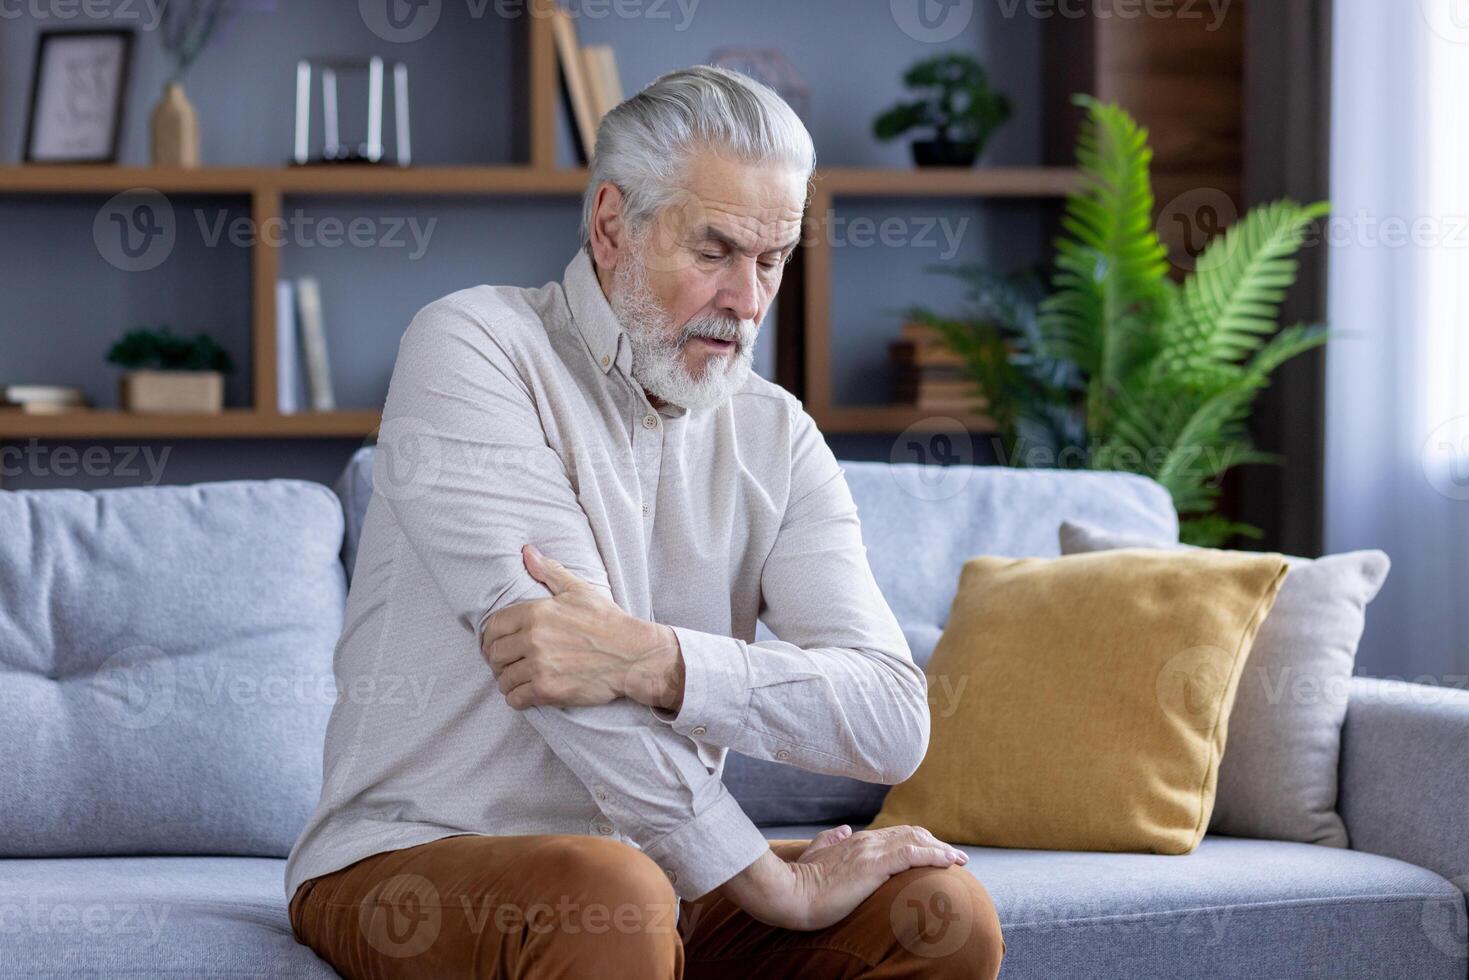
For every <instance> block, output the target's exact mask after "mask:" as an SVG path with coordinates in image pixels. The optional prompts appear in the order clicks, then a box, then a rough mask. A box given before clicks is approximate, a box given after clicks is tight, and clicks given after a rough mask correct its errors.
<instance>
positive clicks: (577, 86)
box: [551, 4, 622, 164]
mask: <svg viewBox="0 0 1469 980" xmlns="http://www.w3.org/2000/svg"><path fill="white" fill-rule="evenodd" d="M551 28H552V32H553V33H554V34H555V37H556V59H557V60H558V61H559V62H560V63H561V84H562V93H563V94H564V95H565V97H566V103H567V106H568V109H569V112H570V116H571V121H572V123H573V124H574V125H573V126H572V127H571V132H572V137H573V142H574V143H575V144H576V153H577V158H578V160H579V162H581V163H583V164H585V163H587V162H589V161H590V160H591V158H592V154H593V153H595V152H596V150H597V126H598V125H599V124H600V123H601V122H602V117H603V116H605V115H606V114H607V112H608V111H609V110H610V109H612V107H613V106H615V105H617V104H618V103H619V102H621V101H622V78H621V76H620V75H619V74H618V71H617V55H616V53H615V52H614V51H613V50H612V46H611V45H610V44H589V45H586V46H585V47H583V46H582V45H581V44H580V43H579V42H578V41H577V37H576V24H575V22H574V21H573V20H572V19H571V14H570V13H568V12H567V11H566V10H564V9H562V8H561V6H560V5H559V4H558V5H557V7H556V10H555V12H554V13H553V14H552V20H551Z"/></svg>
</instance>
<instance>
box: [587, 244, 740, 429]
mask: <svg viewBox="0 0 1469 980" xmlns="http://www.w3.org/2000/svg"><path fill="white" fill-rule="evenodd" d="M611 306H612V312H613V314H614V315H615V316H616V317H617V320H618V322H619V323H621V324H622V328H623V330H625V331H626V332H627V339H628V342H629V346H630V347H631V348H632V376H633V378H635V379H636V380H637V382H638V384H640V385H642V386H643V388H644V390H646V391H647V392H648V393H649V394H650V395H653V396H655V397H657V398H660V399H662V400H663V401H665V402H668V403H669V404H672V405H679V406H681V407H683V408H685V409H688V410H690V411H693V410H695V409H700V408H714V407H716V406H718V405H722V404H724V402H725V401H727V400H728V399H729V397H730V396H731V395H733V394H734V393H735V392H736V391H738V390H739V389H740V388H741V387H743V386H744V384H745V382H746V381H747V380H748V379H749V376H750V370H751V366H752V364H753V362H754V358H755V334H756V331H757V330H758V329H759V328H758V326H757V325H756V324H755V323H753V322H750V321H739V320H735V319H733V318H730V317H720V316H706V317H700V318H699V319H697V320H693V321H690V322H689V323H688V324H686V325H685V326H684V328H683V329H682V330H675V329H674V325H673V317H672V315H670V314H669V313H668V311H667V310H665V309H664V308H663V306H662V304H660V303H659V302H658V298H657V297H656V296H655V295H653V290H652V287H651V285H650V284H649V282H648V274H647V269H646V268H645V267H644V266H643V264H642V262H641V261H639V256H636V255H635V256H633V257H632V261H629V262H624V263H620V264H619V265H618V267H617V268H616V269H615V270H614V271H613V273H612V300H611ZM694 337H714V338H717V339H720V340H733V341H735V342H736V343H737V344H738V346H737V347H736V348H735V349H734V351H732V352H731V353H729V354H726V355H724V359H723V361H720V360H713V359H711V360H710V361H708V362H706V365H705V368H704V370H703V371H702V372H700V374H699V375H698V376H697V377H696V376H694V375H692V374H690V373H689V371H688V370H687V369H686V368H685V367H684V364H683V351H684V345H685V344H687V343H688V342H689V341H690V340H691V339H692V338H694Z"/></svg>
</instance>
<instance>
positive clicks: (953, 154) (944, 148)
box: [913, 140, 979, 167]
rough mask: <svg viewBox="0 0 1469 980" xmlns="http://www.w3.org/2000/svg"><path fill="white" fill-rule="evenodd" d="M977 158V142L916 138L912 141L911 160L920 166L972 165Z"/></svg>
mask: <svg viewBox="0 0 1469 980" xmlns="http://www.w3.org/2000/svg"><path fill="white" fill-rule="evenodd" d="M978 159H979V144H978V143H956V142H954V141H953V140H917V141H915V142H914V143H913V162H914V163H916V164H917V165H918V166H920V167H972V166H974V161H976V160H978Z"/></svg>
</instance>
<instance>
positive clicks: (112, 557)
mask: <svg viewBox="0 0 1469 980" xmlns="http://www.w3.org/2000/svg"><path fill="white" fill-rule="evenodd" d="M342 527H343V525H342V514H341V509H340V506H339V504H338V502H337V500H336V498H335V497H334V496H333V495H332V494H331V492H330V491H329V490H327V489H326V488H325V487H323V486H321V485H319V484H315V483H308V482H305V481H298V480H267V481H231V482H223V483H202V484H196V485H192V486H178V487H173V486H164V487H144V488H129V489H118V490H100V491H93V492H84V491H80V490H42V491H0V671H3V675H0V745H4V746H5V751H4V752H3V753H0V856H4V857H43V856H69V855H121V854H221V855H259V856H281V857H283V856H285V855H286V854H287V853H288V852H289V850H290V847H291V844H292V843H293V842H294V841H295V838H296V835H297V834H298V833H299V832H300V829H301V827H302V825H303V824H304V823H305V822H306V818H307V816H308V815H309V814H310V812H311V808H312V807H313V806H314V805H315V803H316V800H317V797H318V796H319V794H320V789H321V746H322V743H323V739H324V736H325V731H326V722H327V718H328V717H329V715H330V713H331V707H332V703H333V701H334V700H335V688H334V686H333V683H332V653H333V650H334V648H335V645H336V641H337V637H338V636H339V634H340V633H341V630H342V613H343V605H344V600H345V581H344V577H343V573H342V568H341V564H340V562H339V561H338V551H339V549H340V547H341V542H342Z"/></svg>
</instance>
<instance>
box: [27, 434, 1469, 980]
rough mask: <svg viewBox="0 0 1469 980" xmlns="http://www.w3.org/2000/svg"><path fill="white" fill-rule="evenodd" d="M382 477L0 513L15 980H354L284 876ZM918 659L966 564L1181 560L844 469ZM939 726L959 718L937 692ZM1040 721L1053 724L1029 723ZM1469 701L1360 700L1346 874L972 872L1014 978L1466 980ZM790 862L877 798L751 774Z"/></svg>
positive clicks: (1333, 861)
mask: <svg viewBox="0 0 1469 980" xmlns="http://www.w3.org/2000/svg"><path fill="white" fill-rule="evenodd" d="M371 455H372V452H371V450H370V449H368V450H362V451H361V452H359V453H358V454H357V455H356V456H355V457H354V459H353V460H352V463H351V465H350V466H349V467H348V469H347V470H346V472H344V473H343V475H342V478H341V480H340V481H339V483H338V486H337V488H336V489H337V493H336V495H333V494H331V493H330V492H328V491H327V490H326V489H325V488H324V487H321V486H320V485H317V484H309V483H304V482H300V481H290V480H270V481H236V482H227V483H216V484H198V485H194V486H190V487H154V488H147V489H128V490H109V491H100V492H96V493H82V492H79V491H46V492H26V491H18V492H0V666H3V675H0V739H3V753H0V800H3V801H4V802H3V805H0V976H3V977H35V976H97V977H121V976H148V977H157V976H187V977H209V976H249V977H332V976H334V975H335V974H334V973H333V971H332V970H331V969H330V968H329V967H328V966H327V965H326V964H325V963H323V962H322V961H321V960H319V959H318V958H317V957H316V956H314V955H313V954H312V953H311V952H310V951H309V950H308V949H306V948H304V947H302V946H300V945H298V944H297V943H296V942H295V941H294V939H293V938H292V936H291V932H290V928H289V925H288V923H287V919H286V911H285V906H286V895H285V893H284V883H283V877H282V872H283V868H284V863H285V862H284V857H285V855H286V853H287V851H288V849H289V847H290V845H291V843H292V841H293V840H294V837H295V834H296V832H297V831H298V830H299V828H300V827H301V825H302V824H303V823H304V821H305V819H306V816H307V814H308V813H309V812H310V809H311V807H312V805H313V804H314V803H315V801H316V798H317V795H318V793H319V791H320V778H321V776H320V763H321V744H322V736H323V733H324V731H325V725H326V719H327V716H328V714H329V713H330V708H331V704H332V701H333V699H334V698H335V697H339V696H350V697H357V696H376V697H387V696H404V697H412V696H416V692H413V691H410V690H404V691H399V692H388V691H386V690H384V691H376V692H360V691H358V692H337V691H335V689H334V687H333V685H332V682H331V658H332V650H333V647H334V645H335V641H336V637H337V636H338V635H339V634H340V631H341V628H342V604H343V600H344V596H345V590H346V587H347V584H348V581H349V575H348V572H349V570H350V568H351V563H352V561H353V560H354V556H355V541H356V534H357V531H358V529H359V527H360V521H361V517H362V514H363V512H364V510H365V506H366V500H367V497H368V496H369V495H370V492H371V482H372V478H371ZM845 466H846V471H847V478H848V481H849V483H850V485H851V487H852V491H853V494H854V496H855V497H856V498H857V502H858V506H859V508H860V510H861V514H862V519H863V530H864V534H865V536H866V539H867V544H868V550H869V555H870V558H871V561H872V565H873V569H874V571H875V573H876V575H877V578H878V581H879V583H880V584H881V585H882V587H883V590H884V593H885V594H886V596H887V597H888V600H889V602H890V603H891V605H892V607H893V609H894V611H895V612H896V614H897V616H898V618H899V620H900V621H901V622H902V623H903V625H904V628H905V630H906V632H907V635H908V638H909V641H910V643H911V645H912V647H913V650H914V653H915V656H917V657H919V658H920V659H923V658H926V657H927V656H928V654H929V653H930V652H931V651H932V649H933V646H934V643H935V641H936V640H937V638H938V635H939V633H940V631H941V629H942V626H943V623H944V620H945V617H946V614H947V611H948V607H949V603H950V600H951V598H952V595H953V589H954V587H955V583H956V582H957V580H958V572H959V567H960V565H961V564H962V562H963V560H964V559H965V558H967V557H969V556H971V555H975V554H982V553H989V554H1003V555H1053V554H1055V553H1056V551H1057V547H1056V530H1057V526H1058V524H1059V523H1060V521H1061V520H1062V519H1063V518H1066V519H1072V520H1078V521H1083V522H1085V523H1088V524H1092V525H1097V526H1101V527H1105V528H1111V529H1115V530H1117V531H1120V532H1130V533H1138V534H1146V535H1148V536H1150V537H1154V538H1156V537H1159V536H1172V535H1175V534H1176V519H1175V516H1174V514H1173V512H1172V509H1171V508H1170V506H1169V502H1168V498H1167V496H1166V494H1164V493H1163V492H1162V490H1161V489H1160V488H1158V487H1157V486H1156V485H1154V484H1152V483H1150V482H1148V481H1146V480H1143V479H1139V478H1134V477H1129V476H1122V475H1107V474H1087V473H1054V472H1044V471H1028V472H1022V471H1014V470H1003V469H989V468H950V469H947V470H934V469H924V468H920V467H917V466H910V465H899V466H887V465H880V464H868V463H849V464H845ZM934 696H935V698H938V697H941V696H942V695H941V692H937V691H936V692H935V694H934ZM1042 723H1044V721H1043V719H1037V724H1042ZM1466 772H1469V694H1465V693H1463V692H1459V691H1447V690H1441V689H1436V688H1427V687H1420V686H1416V685H1411V684H1403V683H1396V682H1389V681H1379V680H1368V679H1363V678H1357V679H1355V680H1354V681H1353V687H1352V693H1351V704H1350V708H1349V711H1348V714H1347V721H1346V729H1345V733H1344V744H1343V755H1342V759H1341V765H1340V807H1341V811H1342V814H1343V816H1344V818H1345V821H1346V824H1347V828H1348V832H1349V834H1350V837H1351V849H1349V850H1348V849H1336V848H1329V847H1323V846H1318V845H1310V844H1297V843H1285V842H1279V841H1263V840H1247V839H1242V838H1229V837H1223V836H1218V835H1212V834H1211V835H1209V836H1207V837H1206V838H1205V839H1204V841H1203V843H1202V844H1201V845H1200V846H1199V848H1198V849H1197V850H1196V851H1195V852H1194V853H1193V854H1189V855H1184V856H1157V855H1142V854H1097V853H1078V852H1059V851H1056V852H1046V851H1024V850H1005V849H997V848H983V847H977V848H969V849H968V850H969V853H970V855H971V858H972V860H971V861H970V863H969V865H968V869H969V871H971V872H972V873H974V874H975V875H978V876H979V877H980V878H981V879H982V880H983V881H984V883H985V885H986V886H987V887H988V889H989V891H990V894H991V895H992V896H993V897H994V900H995V904H996V907H997V908H998V910H999V913H1000V917H1001V919H1002V921H1003V922H1004V925H1005V933H1006V941H1007V944H1008V955H1007V957H1006V961H1005V967H1004V970H1003V974H1002V975H1003V976H1005V977H1009V978H1024V980H1059V978H1119V980H1120V978H1128V980H1132V978H1138V977H1167V978H1200V980H1203V978H1211V980H1212V978H1228V977H1238V978H1251V980H1256V978H1284V977H1323V978H1325V977H1330V978H1333V980H1340V978H1404V980H1437V978H1451V977H1452V978H1458V980H1463V978H1465V977H1466V975H1469V974H1466V967H1469V945H1466V929H1465V901H1464V894H1463V891H1464V889H1465V888H1466V887H1469V875H1466V874H1465V873H1466V872H1469V812H1466V803H1469V788H1466V786H1465V777H1464V774H1465V773H1466ZM726 778H727V781H728V784H729V785H730V787H731V789H732V791H733V792H734V793H735V794H736V796H738V797H739V799H740V800H741V802H742V804H743V805H744V806H745V807H746V809H747V811H748V812H749V813H750V814H751V815H752V816H753V817H754V818H755V819H756V820H757V821H758V822H760V823H761V824H762V825H765V826H766V828H767V833H768V834H769V835H770V836H771V837H801V836H807V835H809V834H811V833H813V832H814V831H815V829H816V828H817V827H819V826H825V825H829V824H831V823H835V822H840V821H842V820H859V821H860V820H861V819H863V818H864V817H868V816H870V815H871V814H872V813H873V812H875V810H876V808H877V806H878V804H879V803H880V801H881V796H882V788H881V787H872V786H866V785H864V784H860V783H854V782H852V781H848V780H840V779H832V778H829V777H816V776H810V775H807V774H802V773H798V772H795V771H794V770H789V769H787V768H783V767H776V766H773V765H767V764H759V763H755V762H753V761H751V760H747V759H740V758H732V759H731V761H730V764H729V767H728V769H727V777H726Z"/></svg>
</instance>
